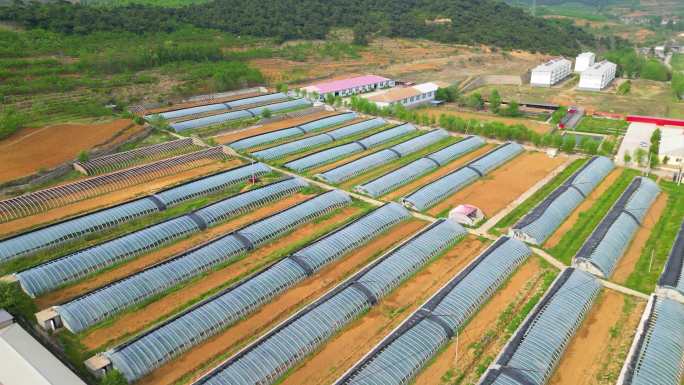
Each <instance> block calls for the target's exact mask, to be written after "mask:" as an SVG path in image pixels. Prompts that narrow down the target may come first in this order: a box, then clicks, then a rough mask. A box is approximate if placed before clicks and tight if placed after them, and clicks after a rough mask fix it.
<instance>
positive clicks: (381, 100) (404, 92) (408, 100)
mask: <svg viewBox="0 0 684 385" xmlns="http://www.w3.org/2000/svg"><path fill="white" fill-rule="evenodd" d="M447 86H448V84H446V83H441V82H429V83H422V84H416V85H415V86H411V87H403V88H392V89H390V90H387V91H384V92H378V93H375V94H373V95H368V96H367V99H368V100H370V101H371V102H373V103H375V104H377V105H378V107H387V106H389V105H392V104H401V105H403V106H405V107H414V106H418V105H421V104H426V103H430V102H431V101H433V100H435V94H436V92H437V89H439V88H442V87H447Z"/></svg>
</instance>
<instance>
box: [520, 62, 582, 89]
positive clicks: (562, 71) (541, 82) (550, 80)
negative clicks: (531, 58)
mask: <svg viewBox="0 0 684 385" xmlns="http://www.w3.org/2000/svg"><path fill="white" fill-rule="evenodd" d="M571 73H572V62H571V61H570V60H568V59H565V58H557V59H553V60H549V61H548V62H546V63H544V64H540V65H538V66H537V67H535V68H534V69H533V70H532V77H531V78H530V85H532V86H534V87H551V86H552V85H554V84H556V83H558V82H560V81H561V80H563V79H565V78H567V77H568V76H570V74H571Z"/></svg>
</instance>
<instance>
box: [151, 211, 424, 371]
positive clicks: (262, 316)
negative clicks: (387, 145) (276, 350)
mask: <svg viewBox="0 0 684 385" xmlns="http://www.w3.org/2000/svg"><path fill="white" fill-rule="evenodd" d="M424 225H425V222H423V221H419V220H417V219H410V220H409V221H407V222H404V223H403V224H401V225H399V226H397V227H395V228H394V229H393V230H390V231H389V232H388V233H386V234H384V235H382V236H380V237H379V238H377V239H375V240H374V241H372V242H370V243H368V244H367V245H366V246H364V247H362V248H360V249H358V250H357V251H356V252H354V253H352V254H350V255H348V256H346V257H344V258H343V259H341V260H340V261H338V262H337V263H333V264H331V265H329V266H326V267H325V268H323V269H322V270H321V271H320V272H318V273H316V274H315V275H314V276H313V277H310V278H308V279H306V280H304V281H303V282H301V283H300V284H298V285H296V286H295V287H293V288H291V289H289V290H287V291H286V292H285V293H283V294H282V295H280V296H278V297H277V298H275V299H274V300H273V301H271V302H269V303H268V304H266V305H265V306H262V307H261V308H260V309H259V310H257V311H256V312H255V313H254V314H252V315H251V316H249V317H247V318H246V319H244V320H242V321H241V322H239V323H237V324H235V325H233V326H232V327H230V328H229V329H227V330H226V331H225V332H223V333H222V334H220V335H218V336H216V337H213V338H212V339H211V340H210V341H207V342H205V343H203V344H201V345H199V346H197V347H195V348H193V349H191V350H190V351H188V352H186V353H185V354H183V355H182V356H180V357H179V358H177V359H175V360H173V361H172V362H170V363H168V364H166V365H164V366H162V367H161V368H159V369H157V370H156V371H154V372H152V373H151V374H150V375H149V376H147V377H145V378H143V379H142V380H141V382H140V384H149V385H152V384H154V385H160V384H161V385H170V384H174V383H176V382H177V381H178V380H179V379H180V378H183V377H184V376H186V377H187V376H188V375H191V374H192V373H193V372H197V371H198V370H200V369H202V370H206V369H207V368H209V367H211V366H213V365H215V364H216V363H217V362H219V361H220V360H222V359H224V358H226V357H227V355H229V354H233V353H234V352H236V351H237V350H238V349H240V348H242V347H243V346H244V345H246V344H248V343H249V342H251V341H252V340H254V339H255V338H256V337H258V336H259V335H260V334H262V333H263V332H265V331H266V330H269V329H270V328H272V327H274V326H275V325H276V324H278V323H280V322H282V321H283V320H284V319H286V318H287V317H289V316H290V315H291V314H293V313H294V312H295V311H296V310H298V309H299V308H301V307H302V306H304V305H305V304H308V303H310V302H312V301H313V300H314V299H316V298H318V297H320V296H321V295H322V294H324V293H325V292H327V291H328V290H330V289H331V288H332V287H333V286H334V285H336V284H337V283H339V282H340V281H342V280H343V279H345V278H346V277H347V276H348V275H349V274H351V273H352V272H354V271H357V270H358V269H360V268H361V267H362V266H364V265H366V264H367V263H369V262H370V261H371V260H373V259H374V258H376V257H377V256H378V255H380V254H381V253H382V252H383V251H385V250H388V249H390V248H391V247H392V246H393V245H395V244H397V243H399V242H400V241H401V240H403V239H404V238H406V237H409V236H410V235H412V234H414V233H415V232H417V231H418V230H419V229H420V228H421V227H423V226H424Z"/></svg>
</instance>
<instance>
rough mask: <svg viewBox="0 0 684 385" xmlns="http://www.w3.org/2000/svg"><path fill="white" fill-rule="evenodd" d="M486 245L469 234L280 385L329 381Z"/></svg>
mask: <svg viewBox="0 0 684 385" xmlns="http://www.w3.org/2000/svg"><path fill="white" fill-rule="evenodd" d="M485 246H486V244H484V243H483V242H481V241H480V240H478V239H477V238H475V237H472V236H468V237H467V238H466V239H464V240H463V241H461V242H460V243H459V244H457V245H456V246H455V247H453V248H452V249H451V250H449V251H448V252H447V253H445V254H444V255H443V256H441V257H440V258H438V259H436V260H435V261H433V262H432V263H430V264H429V265H428V266H427V267H425V268H424V269H422V270H421V271H420V272H418V273H417V274H415V275H414V276H413V277H411V278H410V279H409V280H408V281H406V282H404V283H403V284H402V285H401V286H399V287H398V288H397V289H395V290H394V292H392V293H391V294H390V295H389V296H388V297H387V298H385V299H383V300H382V301H381V302H380V303H379V304H378V305H377V306H375V307H373V308H371V309H370V310H369V311H368V313H366V314H364V315H363V316H362V317H361V318H360V319H357V320H355V321H354V322H353V323H351V324H350V325H348V326H347V327H345V328H344V329H343V330H342V332H341V333H339V334H338V335H337V336H336V337H335V338H334V339H332V340H331V341H329V342H327V343H325V344H324V345H323V347H322V348H321V349H319V350H318V351H317V352H316V353H315V355H313V356H311V357H310V358H309V359H308V360H306V361H305V362H304V363H302V364H301V365H299V366H298V367H296V368H295V370H293V371H290V372H289V374H288V375H287V377H286V378H285V379H284V381H282V382H281V383H282V384H283V385H298V384H324V383H325V384H329V383H332V382H333V381H334V380H335V379H336V378H338V377H339V376H340V375H341V374H342V373H344V372H345V371H347V369H349V368H350V367H351V366H352V365H354V363H356V362H357V361H358V360H359V359H360V358H361V357H363V355H364V354H366V353H367V352H368V351H369V350H370V349H372V348H373V346H375V345H376V344H377V343H378V342H380V340H382V338H383V337H385V336H386V335H387V334H389V332H391V331H392V330H393V329H394V328H395V327H396V326H397V325H399V324H400V323H401V322H402V321H403V320H404V319H405V317H407V316H408V315H409V314H411V313H412V312H413V311H415V310H416V309H417V308H418V307H419V306H420V305H421V304H422V303H423V302H424V301H425V300H427V299H428V298H429V297H430V296H431V295H432V294H433V293H434V292H436V291H437V290H439V288H441V287H442V286H443V285H444V284H446V283H447V282H448V281H449V280H450V279H451V278H452V277H453V276H454V275H456V273H458V272H459V271H461V270H462V269H463V268H464V267H465V266H467V265H468V264H469V263H470V262H471V261H472V260H473V259H474V258H475V257H477V255H478V254H479V253H480V251H482V249H484V247H485Z"/></svg>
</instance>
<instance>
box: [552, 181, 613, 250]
mask: <svg viewBox="0 0 684 385" xmlns="http://www.w3.org/2000/svg"><path fill="white" fill-rule="evenodd" d="M620 174H622V170H621V169H614V170H613V171H611V173H610V174H608V176H606V178H605V179H603V181H602V182H601V183H599V185H598V186H596V188H595V189H594V191H592V192H591V193H590V194H589V196H588V197H587V199H585V200H584V201H583V202H582V203H580V205H579V206H577V208H576V209H575V210H574V211H573V212H572V213H571V214H570V216H569V217H568V218H567V219H566V220H565V222H563V223H562V224H561V225H560V226H559V227H558V229H556V231H555V232H554V233H553V234H551V236H550V237H549V239H547V240H546V242H545V243H544V248H546V249H550V248H552V247H554V246H556V245H557V244H558V242H560V240H561V239H562V238H563V235H565V233H567V232H568V231H570V229H572V227H573V226H574V225H575V223H576V222H577V220H578V219H579V216H580V214H582V213H583V212H585V211H587V210H589V209H590V208H591V206H593V205H594V203H595V202H596V201H597V200H598V199H599V198H601V196H602V195H603V194H604V193H605V192H606V190H608V189H609V188H610V187H611V186H612V185H613V183H615V181H616V180H617V178H618V177H619V176H620Z"/></svg>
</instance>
